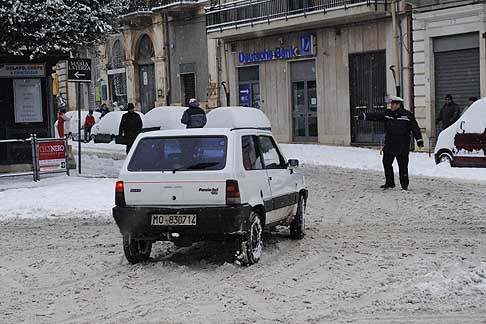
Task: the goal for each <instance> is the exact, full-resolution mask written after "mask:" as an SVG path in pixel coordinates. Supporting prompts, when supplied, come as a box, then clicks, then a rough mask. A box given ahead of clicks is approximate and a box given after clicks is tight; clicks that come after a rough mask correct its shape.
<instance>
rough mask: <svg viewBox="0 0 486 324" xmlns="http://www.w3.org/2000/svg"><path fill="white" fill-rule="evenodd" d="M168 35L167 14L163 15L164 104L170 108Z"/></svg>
mask: <svg viewBox="0 0 486 324" xmlns="http://www.w3.org/2000/svg"><path fill="white" fill-rule="evenodd" d="M169 37H170V33H169V19H168V16H167V14H164V38H165V102H166V105H167V106H170V87H171V84H170V83H171V75H170V74H171V69H170V64H171V63H170V40H169Z"/></svg>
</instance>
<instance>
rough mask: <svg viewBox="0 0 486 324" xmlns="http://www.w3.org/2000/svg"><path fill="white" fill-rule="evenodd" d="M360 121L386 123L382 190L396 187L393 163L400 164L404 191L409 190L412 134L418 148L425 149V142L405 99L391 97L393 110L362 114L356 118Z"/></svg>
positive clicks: (401, 182)
mask: <svg viewBox="0 0 486 324" xmlns="http://www.w3.org/2000/svg"><path fill="white" fill-rule="evenodd" d="M356 117H357V119H359V120H371V121H381V122H384V123H385V146H384V147H383V168H384V170H385V184H384V185H382V186H381V187H380V188H383V189H388V188H394V187H395V176H394V174H393V161H394V160H395V158H396V159H397V162H398V168H399V175H400V184H401V186H402V189H403V190H408V184H409V179H408V161H409V157H408V155H409V150H410V132H412V133H413V136H414V137H415V140H416V141H417V145H418V147H424V141H423V139H422V134H421V133H420V128H419V126H418V123H417V120H416V119H415V117H414V115H413V114H412V113H411V112H410V111H407V110H405V108H404V107H403V99H402V98H400V97H395V96H393V97H391V108H390V109H387V110H386V111H385V112H380V113H362V114H360V115H358V116H356Z"/></svg>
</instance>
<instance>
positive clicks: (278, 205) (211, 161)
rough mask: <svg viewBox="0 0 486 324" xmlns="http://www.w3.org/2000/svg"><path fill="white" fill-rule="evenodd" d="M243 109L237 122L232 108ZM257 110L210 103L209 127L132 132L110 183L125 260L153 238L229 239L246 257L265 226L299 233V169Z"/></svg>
mask: <svg viewBox="0 0 486 324" xmlns="http://www.w3.org/2000/svg"><path fill="white" fill-rule="evenodd" d="M229 109H233V110H232V111H228V110H229ZM242 109H244V110H242ZM238 111H241V113H238ZM248 113H250V114H251V113H253V115H254V118H253V120H251V123H250V124H247V126H246V127H244V125H243V124H242V123H241V122H242V120H243V117H240V116H239V115H244V116H247V117H248ZM219 114H222V115H224V118H219V116H218V115H219ZM262 114H263V113H262V112H261V111H259V110H257V109H255V108H241V107H237V108H217V109H215V110H214V111H212V112H211V119H214V121H211V122H210V121H209V120H208V124H209V125H212V126H213V128H211V127H208V128H199V129H174V130H165V131H152V132H147V133H143V134H140V135H139V136H138V137H137V140H136V141H135V143H134V145H133V148H132V149H131V151H130V152H129V154H128V156H127V159H126V161H125V164H124V166H123V168H122V170H121V172H120V176H119V179H118V182H117V183H116V189H115V193H116V194H115V205H116V207H114V208H113V217H114V219H115V221H116V223H117V225H118V227H119V228H120V232H121V234H122V236H123V247H124V252H125V256H126V258H127V260H128V261H129V262H131V263H137V262H141V261H144V260H147V259H148V258H149V256H150V252H151V248H152V243H153V242H155V241H173V242H174V243H175V244H176V245H178V246H187V245H190V244H192V243H193V242H196V241H200V240H224V241H226V242H230V243H231V244H234V248H235V252H236V253H235V254H236V255H237V256H238V259H239V260H240V261H241V263H243V264H253V263H255V262H258V260H259V259H260V256H261V252H262V247H263V243H262V242H263V235H262V232H263V230H264V229H265V228H267V229H268V228H272V227H275V226H277V225H288V226H290V236H291V237H292V238H295V239H301V238H303V237H304V232H305V221H304V213H305V206H306V200H307V196H308V192H307V189H306V187H305V183H304V176H303V175H302V174H300V173H298V172H297V171H296V168H297V166H298V164H299V162H298V160H286V159H285V157H284V155H283V153H282V151H281V150H280V148H279V146H278V145H277V143H276V141H275V139H274V138H273V136H272V133H271V132H270V131H268V130H266V129H262V128H267V127H268V126H269V122H268V118H266V116H265V115H264V114H263V117H264V118H262ZM208 119H210V116H208ZM216 120H221V123H222V124H220V123H218V122H216Z"/></svg>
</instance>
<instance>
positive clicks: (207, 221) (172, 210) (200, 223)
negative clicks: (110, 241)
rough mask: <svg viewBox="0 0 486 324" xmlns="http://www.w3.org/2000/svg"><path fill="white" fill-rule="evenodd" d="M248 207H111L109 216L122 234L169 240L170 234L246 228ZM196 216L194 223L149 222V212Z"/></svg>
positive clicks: (207, 235) (205, 234)
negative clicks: (111, 213) (165, 223)
mask: <svg viewBox="0 0 486 324" xmlns="http://www.w3.org/2000/svg"><path fill="white" fill-rule="evenodd" d="M250 212H251V206H249V205H239V206H234V207H233V206H217V207H216V206H210V207H209V206H191V207H114V208H113V218H114V219H115V221H116V224H117V225H118V227H119V229H120V232H121V233H122V235H125V234H129V235H131V236H132V237H133V238H135V239H151V240H162V241H168V240H173V237H172V236H171V234H172V233H177V234H178V235H179V237H180V238H186V237H190V238H191V239H192V240H194V241H196V240H204V239H208V240H210V239H212V238H213V237H214V238H216V237H221V236H224V235H231V234H241V233H245V232H246V231H248V228H249V215H250ZM154 214H157V215H160V214H181V215H188V214H189V215H196V216H197V220H196V225H183V226H165V225H164V226H160V225H151V217H152V215H154Z"/></svg>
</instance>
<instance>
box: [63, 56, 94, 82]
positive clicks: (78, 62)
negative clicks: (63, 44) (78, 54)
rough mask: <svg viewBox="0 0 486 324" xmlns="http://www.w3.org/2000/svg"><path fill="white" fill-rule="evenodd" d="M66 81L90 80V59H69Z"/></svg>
mask: <svg viewBox="0 0 486 324" xmlns="http://www.w3.org/2000/svg"><path fill="white" fill-rule="evenodd" d="M68 81H69V82H88V83H89V82H91V59H80V58H76V59H69V60H68Z"/></svg>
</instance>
